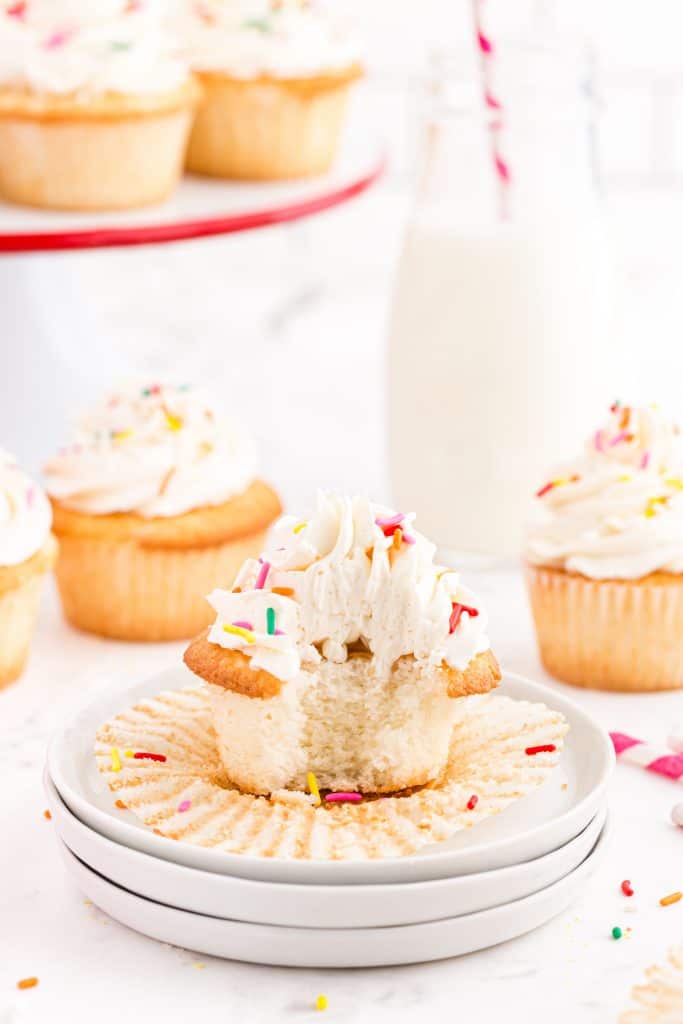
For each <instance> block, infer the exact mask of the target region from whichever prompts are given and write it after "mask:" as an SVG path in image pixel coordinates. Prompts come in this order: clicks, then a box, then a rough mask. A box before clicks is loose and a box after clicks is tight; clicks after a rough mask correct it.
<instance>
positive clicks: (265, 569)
mask: <svg viewBox="0 0 683 1024" xmlns="http://www.w3.org/2000/svg"><path fill="white" fill-rule="evenodd" d="M259 561H261V559H259ZM269 572H270V562H262V564H261V568H260V569H259V574H258V576H257V577H256V583H255V584H254V589H255V590H263V588H264V586H265V583H266V580H267V579H268V573H269Z"/></svg>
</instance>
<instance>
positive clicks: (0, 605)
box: [0, 450, 57, 689]
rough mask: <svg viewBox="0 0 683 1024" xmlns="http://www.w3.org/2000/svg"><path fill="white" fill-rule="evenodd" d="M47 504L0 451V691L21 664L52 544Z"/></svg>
mask: <svg viewBox="0 0 683 1024" xmlns="http://www.w3.org/2000/svg"><path fill="white" fill-rule="evenodd" d="M51 520H52V515H51V512H50V503H49V501H48V500H47V498H46V497H45V495H44V493H43V492H42V491H41V489H40V488H39V487H37V486H36V484H35V483H34V482H33V481H32V480H30V479H29V478H28V477H27V476H25V475H24V473H22V472H21V470H20V469H19V467H18V466H17V464H16V462H15V461H14V459H13V458H12V457H11V456H10V455H8V454H7V453H6V452H3V451H2V450H0V689H2V687H3V686H7V684H8V683H11V682H13V681H14V680H15V679H17V678H18V677H19V676H20V675H21V673H22V671H23V669H24V665H25V664H26V659H27V658H28V653H29V649H30V646H31V639H32V637H33V631H34V628H35V623H36V618H37V615H38V606H39V603H40V595H41V592H42V589H43V581H44V579H45V576H46V574H47V573H48V572H49V570H50V569H51V568H52V566H53V564H54V560H55V557H56V554H57V544H56V542H55V539H54V537H53V535H52V533H51V532H50V524H51Z"/></svg>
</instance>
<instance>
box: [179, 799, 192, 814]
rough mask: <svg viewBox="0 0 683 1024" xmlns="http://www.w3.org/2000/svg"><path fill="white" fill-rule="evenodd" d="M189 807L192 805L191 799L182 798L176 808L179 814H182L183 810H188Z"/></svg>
mask: <svg viewBox="0 0 683 1024" xmlns="http://www.w3.org/2000/svg"><path fill="white" fill-rule="evenodd" d="M190 807H192V801H191V800H183V802H182V803H181V804H178V810H179V812H180V813H181V814H183V812H184V811H189V809H190Z"/></svg>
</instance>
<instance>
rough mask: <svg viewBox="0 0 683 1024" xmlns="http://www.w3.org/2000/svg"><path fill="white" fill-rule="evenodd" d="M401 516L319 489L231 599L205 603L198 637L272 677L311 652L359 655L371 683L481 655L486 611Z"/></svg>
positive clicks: (292, 669) (284, 522)
mask: <svg viewBox="0 0 683 1024" xmlns="http://www.w3.org/2000/svg"><path fill="white" fill-rule="evenodd" d="M413 518H414V517H413V515H412V514H409V515H403V514H400V513H399V514H395V513H393V512H392V511H390V510H388V509H386V508H383V507H381V506H378V505H373V504H371V502H369V501H368V500H367V499H366V498H360V497H356V498H348V497H341V496H338V495H335V494H330V493H320V494H319V495H318V501H317V507H316V510H315V512H314V513H313V514H312V515H311V516H310V517H309V518H308V519H305V520H300V519H297V518H295V517H293V516H284V517H283V518H282V519H281V520H280V521H279V523H278V524H277V525H276V526H275V528H274V530H273V534H272V541H271V545H270V547H269V549H268V551H267V552H266V553H264V555H263V556H262V557H261V558H260V559H259V560H258V561H256V560H254V559H249V560H248V561H247V562H245V563H244V565H243V567H242V569H241V571H240V573H239V574H238V577H237V579H236V581H235V586H234V589H233V591H232V592H229V591H224V590H215V591H214V592H213V593H212V594H211V595H210V596H209V602H210V603H211V605H212V606H213V608H214V609H215V610H216V613H217V618H216V622H215V623H214V625H213V627H212V628H211V630H210V633H209V640H210V641H211V642H212V643H215V644H218V645H220V646H221V647H226V648H230V649H235V650H239V651H241V652H242V653H244V654H245V655H247V657H249V658H250V659H251V663H252V666H253V667H254V668H264V669H265V670H266V671H268V672H270V673H271V674H272V675H275V676H277V677H278V678H280V679H283V680H288V679H292V678H294V676H296V675H297V674H298V672H299V670H300V668H301V665H302V663H306V662H309V663H316V662H318V661H319V660H320V658H321V656H322V657H324V658H326V659H327V660H329V661H336V662H343V661H345V660H346V658H347V656H348V654H349V651H350V650H351V651H359V650H360V651H363V652H365V653H366V654H367V655H369V656H370V657H371V664H372V671H373V673H374V674H375V675H377V676H379V677H384V676H386V675H387V674H388V673H389V671H390V670H391V666H392V665H393V663H394V662H395V661H396V660H397V659H398V658H400V657H402V656H403V655H408V654H412V655H414V657H415V658H416V659H417V660H418V661H423V662H427V663H430V664H434V665H439V664H441V663H442V662H446V664H448V665H450V666H452V667H455V668H458V669H464V668H466V667H467V665H468V664H469V663H470V661H471V660H472V658H474V657H475V655H477V654H480V653H482V652H484V651H486V650H488V647H489V643H488V639H487V637H486V625H487V618H486V614H485V612H484V611H483V609H482V608H481V607H480V605H479V603H478V601H477V599H476V598H475V597H474V596H473V595H472V593H471V592H470V591H469V590H466V589H465V588H464V587H463V586H462V585H461V584H460V580H459V576H458V574H457V573H455V572H453V571H451V570H449V569H445V568H442V567H440V566H438V565H435V564H434V554H435V551H436V548H435V547H434V545H433V544H431V543H430V542H429V541H428V540H427V539H426V538H425V537H423V536H422V535H421V534H419V533H418V532H417V531H416V530H415V529H414V526H413Z"/></svg>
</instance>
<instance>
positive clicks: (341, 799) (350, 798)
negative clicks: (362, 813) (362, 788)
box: [325, 793, 363, 804]
mask: <svg viewBox="0 0 683 1024" xmlns="http://www.w3.org/2000/svg"><path fill="white" fill-rule="evenodd" d="M362 799H363V794H362V793H328V794H327V796H326V797H325V801H326V802H327V803H328V804H359V803H360V802H361V800H362Z"/></svg>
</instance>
